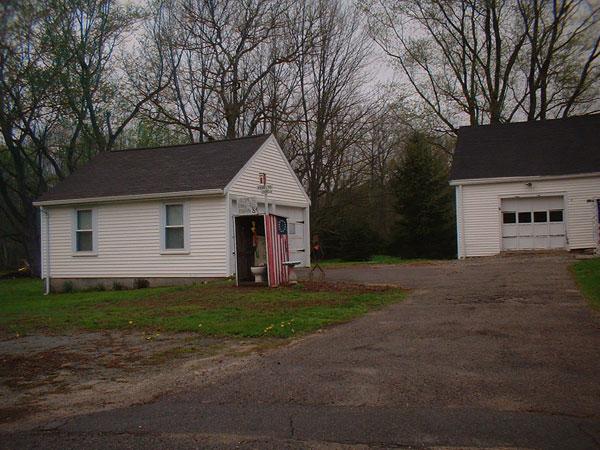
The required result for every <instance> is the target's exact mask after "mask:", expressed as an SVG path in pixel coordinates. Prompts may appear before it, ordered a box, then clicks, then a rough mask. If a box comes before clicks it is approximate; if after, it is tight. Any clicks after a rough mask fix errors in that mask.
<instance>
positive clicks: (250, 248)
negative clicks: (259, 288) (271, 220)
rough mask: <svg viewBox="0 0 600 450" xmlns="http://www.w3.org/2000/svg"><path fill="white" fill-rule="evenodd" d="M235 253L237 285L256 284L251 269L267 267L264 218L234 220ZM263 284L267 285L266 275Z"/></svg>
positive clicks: (249, 217)
mask: <svg viewBox="0 0 600 450" xmlns="http://www.w3.org/2000/svg"><path fill="white" fill-rule="evenodd" d="M235 252H236V268H237V281H238V284H246V283H252V284H256V283H255V278H254V274H253V273H252V270H251V268H252V267H259V266H265V267H266V265H267V244H266V239H265V219H264V216H262V215H260V216H258V215H257V216H237V217H236V218H235ZM265 272H266V271H265ZM263 284H265V285H267V284H268V279H267V276H266V273H265V276H264V278H263Z"/></svg>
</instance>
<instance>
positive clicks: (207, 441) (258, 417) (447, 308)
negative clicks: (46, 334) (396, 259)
mask: <svg viewBox="0 0 600 450" xmlns="http://www.w3.org/2000/svg"><path fill="white" fill-rule="evenodd" d="M571 262H572V259H571V257H569V256H566V255H548V256H519V257H498V258H484V259H474V260H468V261H460V262H459V261H449V262H443V263H436V264H425V265H415V266H374V267H350V268H344V269H330V270H328V271H327V277H328V278H329V279H334V280H352V281H361V282H371V283H395V284H400V285H401V286H404V287H407V288H410V289H411V290H412V292H411V294H410V295H409V297H408V299H407V300H406V301H404V302H403V303H399V304H396V305H393V306H391V307H388V308H386V309H384V310H381V311H378V312H375V313H372V314H369V315H367V316H365V317H363V318H361V319H358V320H356V321H354V322H351V323H348V324H345V325H342V326H338V327H335V328H332V329H329V330H325V331H323V332H322V333H317V334H315V335H313V336H309V337H307V338H305V339H302V340H300V341H298V342H296V343H294V344H292V345H290V346H288V347H285V348H282V349H279V350H276V351H273V352H271V353H267V354H266V355H264V356H262V357H256V358H255V359H254V361H253V362H252V363H250V364H248V365H247V366H246V367H245V368H244V369H243V370H239V371H237V372H235V373H233V374H229V375H227V376H225V377H223V378H222V379H219V380H218V381H217V382H215V383H212V384H208V385H206V384H202V383H201V375H199V383H198V388H197V389H194V390H193V391H186V392H178V393H174V394H171V395H168V396H164V397H161V398H159V399H156V400H155V401H153V402H151V403H147V404H143V405H135V406H131V407H128V408H124V409H119V410H114V411H109V412H102V413H97V414H92V415H87V416H80V417H76V418H73V419H71V420H68V421H66V422H61V423H53V424H48V425H47V426H46V427H44V429H42V430H36V431H34V432H27V433H20V434H11V435H5V436H3V437H2V436H0V447H6V448H27V447H33V446H36V445H38V446H39V447H40V448H70V447H74V448H76V447H81V446H86V447H87V448H96V447H97V448H122V447H128V448H144V447H145V448H158V447H161V448H162V447H164V448H190V447H201V448H210V447H212V448H224V447H232V448H233V447H235V448H284V447H287V448H330V447H331V448H340V446H345V445H348V446H352V447H360V446H382V447H461V448H464V447H486V448H493V447H518V448H557V449H567V448H577V449H587V448H590V449H591V448H600V444H599V443H600V383H599V382H598V380H599V379H600V378H599V377H600V318H599V317H598V314H596V313H593V312H592V311H591V310H590V309H589V307H588V306H587V304H586V303H585V301H584V299H583V298H582V297H581V295H580V294H579V292H578V291H577V289H576V286H575V284H574V282H573V280H572V278H571V276H570V274H569V273H568V270H567V267H568V265H569V264H570V263H571ZM165 376H166V377H168V374H165Z"/></svg>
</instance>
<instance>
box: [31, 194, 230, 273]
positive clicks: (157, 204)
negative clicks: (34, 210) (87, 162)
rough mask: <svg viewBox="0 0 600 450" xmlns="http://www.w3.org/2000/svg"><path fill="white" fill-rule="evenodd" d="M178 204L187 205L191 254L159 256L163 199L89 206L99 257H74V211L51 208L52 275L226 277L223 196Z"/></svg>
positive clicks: (70, 208)
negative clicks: (92, 213)
mask: <svg viewBox="0 0 600 450" xmlns="http://www.w3.org/2000/svg"><path fill="white" fill-rule="evenodd" d="M180 201H182V202H187V203H188V205H189V227H190V230H189V236H190V243H189V254H161V245H160V233H161V226H160V214H161V213H160V211H161V206H162V205H163V202H162V201H139V202H133V203H112V204H98V205H95V206H93V208H94V209H95V210H96V212H97V233H98V236H97V243H98V248H97V256H73V250H72V249H73V247H72V238H73V236H72V234H73V233H72V230H73V228H72V227H73V224H72V221H73V209H74V208H73V207H52V208H49V211H50V258H51V261H50V273H51V276H52V277H54V278H85V277H101V278H104V277H224V276H227V275H228V270H227V265H228V259H227V252H226V247H227V235H226V229H227V216H226V212H225V209H226V202H225V198H224V197H214V198H195V199H184V200H180ZM169 202H170V200H169ZM42 235H43V228H42Z"/></svg>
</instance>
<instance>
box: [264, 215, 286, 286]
mask: <svg viewBox="0 0 600 450" xmlns="http://www.w3.org/2000/svg"><path fill="white" fill-rule="evenodd" d="M265 225H266V227H265V230H266V233H265V234H266V235H267V266H268V275H269V286H270V287H276V286H279V285H280V284H287V282H288V281H289V276H288V267H287V266H284V265H283V262H284V261H288V260H289V247H288V234H287V219H286V218H285V217H280V216H274V215H272V214H269V215H267V216H266V217H265Z"/></svg>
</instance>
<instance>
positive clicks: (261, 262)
mask: <svg viewBox="0 0 600 450" xmlns="http://www.w3.org/2000/svg"><path fill="white" fill-rule="evenodd" d="M254 264H255V265H254V266H251V267H250V271H251V272H252V274H253V275H254V282H255V283H264V282H265V277H266V275H267V247H266V245H265V237H264V236H257V237H256V247H255V248H254Z"/></svg>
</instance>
